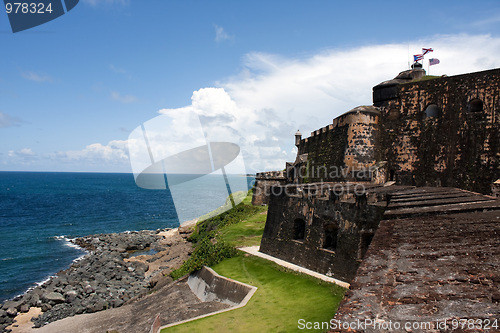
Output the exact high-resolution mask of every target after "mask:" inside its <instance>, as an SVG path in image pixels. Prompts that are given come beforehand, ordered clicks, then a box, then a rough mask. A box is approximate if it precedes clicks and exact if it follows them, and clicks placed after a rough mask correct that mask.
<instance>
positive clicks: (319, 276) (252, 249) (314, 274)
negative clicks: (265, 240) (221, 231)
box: [239, 246, 349, 289]
mask: <svg viewBox="0 0 500 333" xmlns="http://www.w3.org/2000/svg"><path fill="white" fill-rule="evenodd" d="M239 250H241V251H243V252H246V253H248V254H251V255H253V256H256V257H260V258H263V259H266V260H271V261H273V262H275V263H277V264H278V265H280V266H283V267H286V268H288V269H291V270H292V271H296V272H300V273H303V274H307V275H310V276H312V277H315V278H317V279H320V280H323V281H326V282H329V283H335V284H337V285H339V286H341V287H344V288H347V289H349V283H347V282H344V281H340V280H337V279H334V278H332V277H329V276H326V275H324V274H320V273H318V272H315V271H312V270H310V269H307V268H304V267H300V266H297V265H295V264H292V263H289V262H288V261H284V260H281V259H278V258H275V257H273V256H270V255H268V254H265V253H262V252H259V247H258V246H249V247H241V248H239Z"/></svg>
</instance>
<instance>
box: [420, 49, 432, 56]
mask: <svg viewBox="0 0 500 333" xmlns="http://www.w3.org/2000/svg"><path fill="white" fill-rule="evenodd" d="M433 51H434V50H433V49H432V48H429V49H424V48H422V53H423V55H426V54H427V53H429V52H433Z"/></svg>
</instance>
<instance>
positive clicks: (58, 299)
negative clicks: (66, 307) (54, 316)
mask: <svg viewBox="0 0 500 333" xmlns="http://www.w3.org/2000/svg"><path fill="white" fill-rule="evenodd" d="M42 299H43V300H45V301H48V302H54V303H55V304H58V303H64V302H65V301H66V299H65V298H64V296H63V295H61V294H60V293H58V292H54V291H52V292H49V293H47V294H44V295H43V296H42Z"/></svg>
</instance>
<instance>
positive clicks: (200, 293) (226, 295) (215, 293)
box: [188, 266, 257, 306]
mask: <svg viewBox="0 0 500 333" xmlns="http://www.w3.org/2000/svg"><path fill="white" fill-rule="evenodd" d="M188 285H189V287H190V288H191V290H192V291H193V293H194V294H195V295H196V296H197V297H198V298H199V299H200V300H202V301H203V302H210V301H217V302H221V303H225V304H229V305H233V306H235V305H240V304H241V303H242V302H243V301H244V300H245V298H246V297H247V296H248V294H249V293H250V292H251V291H252V290H255V289H257V288H255V287H253V286H250V285H248V284H244V283H241V282H238V281H235V280H232V279H229V278H226V277H224V276H220V275H219V274H217V273H216V272H215V271H214V270H213V269H211V268H208V267H206V266H203V267H202V268H201V269H200V270H199V271H197V272H194V273H192V274H191V275H190V276H189V278H188Z"/></svg>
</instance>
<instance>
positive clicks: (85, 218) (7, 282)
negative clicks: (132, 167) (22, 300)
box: [0, 171, 253, 303]
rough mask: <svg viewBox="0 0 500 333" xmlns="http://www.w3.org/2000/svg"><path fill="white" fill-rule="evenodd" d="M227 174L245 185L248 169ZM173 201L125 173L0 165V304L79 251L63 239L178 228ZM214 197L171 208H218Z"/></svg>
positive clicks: (207, 181) (190, 188) (195, 211)
mask: <svg viewBox="0 0 500 333" xmlns="http://www.w3.org/2000/svg"><path fill="white" fill-rule="evenodd" d="M216 176H218V175H207V176H205V177H203V182H204V183H202V185H203V186H202V187H203V189H211V188H212V187H214V188H215V187H216V185H215V182H216V181H217V177H216ZM228 176H229V177H230V178H231V177H234V178H236V177H238V178H239V179H242V180H243V179H244V180H245V183H246V184H247V185H248V187H250V184H251V182H252V181H253V177H252V176H248V175H228ZM241 176H246V179H245V178H243V177H241ZM199 186H200V185H199V184H198V185H196V186H195V185H193V184H191V183H189V182H187V183H186V184H183V186H182V191H186V192H187V193H189V192H197V191H199V190H200V188H199ZM233 192H236V191H235V190H233ZM175 199H176V203H175V205H174V199H173V198H172V195H171V193H170V190H169V189H167V190H146V189H142V188H140V187H138V186H137V185H136V184H135V181H134V177H133V174H132V173H122V172H65V171H0V232H1V233H2V235H3V237H2V240H1V241H0V245H1V246H0V281H1V283H0V303H1V302H4V301H6V300H8V299H12V298H14V297H16V296H18V295H22V294H24V293H25V292H26V291H27V290H29V289H30V288H33V287H36V286H37V285H39V284H40V283H42V282H44V281H46V280H47V279H49V278H50V277H51V276H53V275H55V274H56V273H57V272H59V271H61V270H63V269H66V268H68V267H69V266H70V265H71V263H72V262H74V260H76V259H78V258H80V257H81V256H83V255H84V254H85V252H84V251H83V250H82V249H80V248H78V247H77V246H76V245H74V244H73V243H71V242H70V240H71V239H74V238H77V237H83V236H88V235H93V234H102V233H118V232H126V231H139V230H157V229H164V228H176V227H178V226H179V224H180V223H181V222H183V221H179V217H178V214H177V211H176V205H177V206H179V203H178V201H179V200H181V201H182V197H181V198H180V199H179V198H175ZM189 199H191V198H189ZM215 199H216V196H214V195H212V196H208V197H207V198H206V199H205V200H203V201H201V205H200V204H199V203H197V204H190V202H188V201H186V202H185V205H184V207H183V208H182V209H183V210H186V209H187V210H188V212H180V211H179V214H181V215H182V214H184V215H185V214H186V213H189V214H191V215H190V216H195V215H196V217H199V216H202V215H203V214H205V213H207V212H208V211H207V210H209V211H211V210H212V207H213V206H214V205H218V206H220V205H219V202H218V201H216V200H215ZM177 210H179V208H178V209H177ZM184 215H183V216H184Z"/></svg>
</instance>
